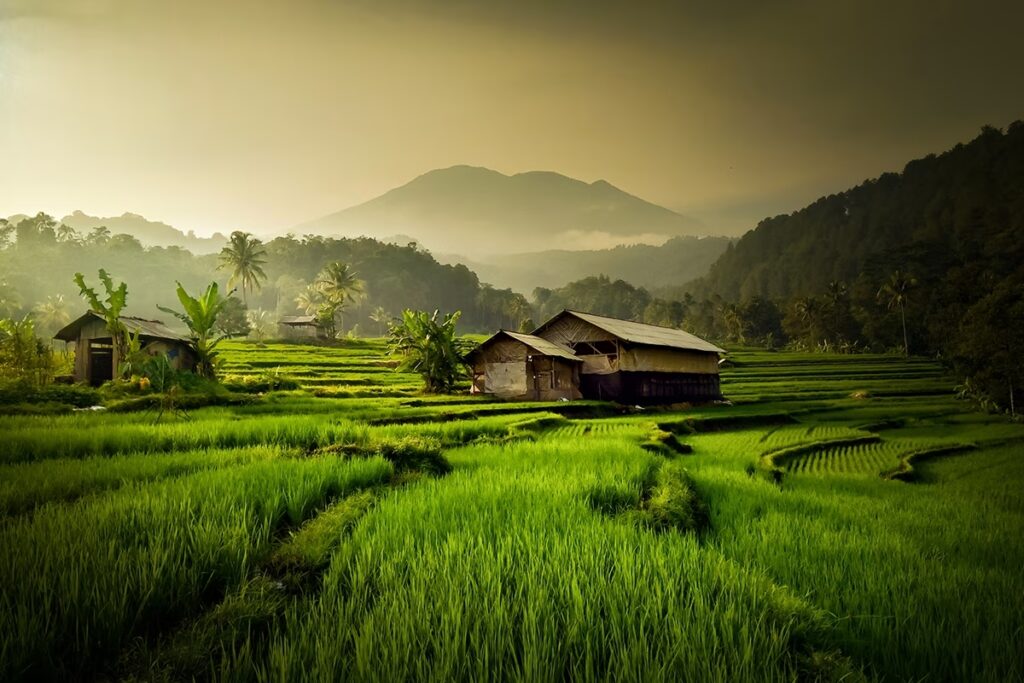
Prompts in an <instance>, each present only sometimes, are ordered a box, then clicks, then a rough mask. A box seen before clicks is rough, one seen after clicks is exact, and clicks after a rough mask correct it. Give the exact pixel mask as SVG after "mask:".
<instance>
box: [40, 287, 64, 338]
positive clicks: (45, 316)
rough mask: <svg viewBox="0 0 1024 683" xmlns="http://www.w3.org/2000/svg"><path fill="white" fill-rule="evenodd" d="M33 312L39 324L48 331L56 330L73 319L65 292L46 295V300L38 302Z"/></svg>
mask: <svg viewBox="0 0 1024 683" xmlns="http://www.w3.org/2000/svg"><path fill="white" fill-rule="evenodd" d="M32 312H33V313H34V314H35V319H36V321H37V322H38V323H39V326H40V327H41V328H43V330H46V331H47V332H55V331H57V330H59V329H60V328H62V327H63V326H64V325H67V324H68V322H69V321H70V320H71V315H70V314H69V313H68V306H67V304H66V303H65V302H64V295H63V294H57V295H50V296H48V297H46V301H43V302H41V303H39V304H36V307H35V308H34V309H33V310H32Z"/></svg>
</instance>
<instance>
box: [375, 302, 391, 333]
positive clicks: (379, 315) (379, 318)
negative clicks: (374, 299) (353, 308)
mask: <svg viewBox="0 0 1024 683" xmlns="http://www.w3.org/2000/svg"><path fill="white" fill-rule="evenodd" d="M391 318H392V315H391V314H390V313H388V312H387V311H386V310H384V307H383V306H378V307H377V308H375V309H373V312H372V313H370V320H372V321H373V322H375V323H377V333H378V334H379V335H380V336H381V337H383V336H384V325H386V324H387V323H388V322H390V321H391Z"/></svg>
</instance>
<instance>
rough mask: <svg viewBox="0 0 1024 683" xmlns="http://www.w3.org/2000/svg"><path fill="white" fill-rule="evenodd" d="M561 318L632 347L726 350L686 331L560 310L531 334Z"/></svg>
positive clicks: (710, 351)
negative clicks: (568, 317)
mask: <svg viewBox="0 0 1024 683" xmlns="http://www.w3.org/2000/svg"><path fill="white" fill-rule="evenodd" d="M564 315H571V316H575V317H576V318H579V319H580V320H583V321H584V322H588V323H590V324H591V325H593V326H594V327H598V328H600V329H602V330H604V331H605V332H607V333H609V334H613V335H615V336H616V337H618V338H619V339H622V340H623V341H628V342H632V343H634V344H647V345H649V346H668V347H671V348H674V349H685V350H687V351H707V352H709V353H726V351H725V349H720V348H718V347H717V346H715V345H714V344H712V343H711V342H708V341H704V340H703V339H701V338H700V337H698V336H696V335H693V334H690V333H689V332H684V331H683V330H677V329H673V328H671V327H659V326H657V325H647V324H645V323H635V322H631V321H629V320H619V319H618V318H609V317H607V316H604V315H594V314H593V313H582V312H580V311H569V310H566V311H562V312H561V313H559V314H558V315H556V316H555V317H554V318H552V319H551V320H549V321H547V322H546V323H544V324H543V325H541V326H540V327H538V328H537V329H536V330H534V334H539V333H540V332H541V331H543V330H544V328H545V327H547V326H548V325H550V324H551V323H553V322H554V321H555V320H557V319H559V318H561V317H562V316H564Z"/></svg>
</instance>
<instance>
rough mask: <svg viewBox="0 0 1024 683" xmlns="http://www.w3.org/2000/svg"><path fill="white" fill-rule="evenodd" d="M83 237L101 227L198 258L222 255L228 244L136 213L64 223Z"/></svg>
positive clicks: (71, 219) (74, 217) (220, 238)
mask: <svg viewBox="0 0 1024 683" xmlns="http://www.w3.org/2000/svg"><path fill="white" fill-rule="evenodd" d="M60 220H61V222H62V223H64V224H65V225H68V226H70V227H72V228H74V229H75V230H77V231H78V232H80V233H83V234H85V233H88V232H89V231H90V230H92V229H93V228H96V227H99V226H101V225H105V226H107V228H109V229H110V232H111V234H114V235H117V234H126V235H131V236H132V237H134V238H135V239H137V240H139V242H141V243H142V244H143V246H147V247H154V246H159V247H183V248H185V249H188V250H189V251H191V252H192V253H195V254H212V253H214V252H218V251H220V248H221V247H223V246H224V244H225V243H226V242H227V238H226V237H224V235H222V234H220V233H219V232H218V233H214V234H213V236H212V237H197V236H196V234H195V233H194V232H193V231H191V230H189V231H188V232H187V233H186V232H183V231H181V230H178V229H177V228H174V227H172V226H170V225H167V224H166V223H161V222H159V221H150V220H147V219H146V218H144V217H142V216H140V215H138V214H135V213H124V214H122V215H120V216H111V217H109V218H100V217H98V216H90V215H88V214H85V213H82V212H81V211H75V212H74V213H72V214H71V215H68V216H64V218H62V219H60Z"/></svg>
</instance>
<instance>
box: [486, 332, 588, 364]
mask: <svg viewBox="0 0 1024 683" xmlns="http://www.w3.org/2000/svg"><path fill="white" fill-rule="evenodd" d="M501 332H504V333H505V334H507V335H508V336H510V337H512V338H513V339H515V340H516V341H521V342H523V343H524V344H526V345H527V346H529V347H530V348H531V349H533V350H534V351H537V352H538V353H542V354H544V355H545V356H557V357H558V358H565V359H566V360H575V361H579V362H581V363H582V362H583V360H582V359H581V358H577V357H576V354H575V353H573V350H572V349H570V348H569V347H568V346H562V345H561V344H559V343H557V342H553V341H550V340H548V339H544V338H543V337H535V336H533V335H532V334H522V333H520V332H509V331H508V330H502V331H501ZM499 334H501V333H500V332H499Z"/></svg>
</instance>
